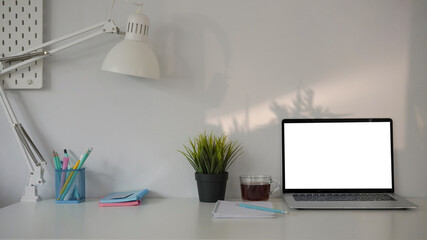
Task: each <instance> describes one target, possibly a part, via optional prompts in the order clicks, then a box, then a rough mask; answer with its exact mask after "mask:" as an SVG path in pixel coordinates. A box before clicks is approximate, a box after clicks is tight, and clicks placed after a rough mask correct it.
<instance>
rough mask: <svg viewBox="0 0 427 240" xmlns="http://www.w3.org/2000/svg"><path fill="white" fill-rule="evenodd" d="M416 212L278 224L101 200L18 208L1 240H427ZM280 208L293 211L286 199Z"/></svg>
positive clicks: (312, 215)
mask: <svg viewBox="0 0 427 240" xmlns="http://www.w3.org/2000/svg"><path fill="white" fill-rule="evenodd" d="M410 200H411V201H413V202H414V203H415V204H417V205H419V208H418V209H415V210H291V211H290V212H289V214H288V215H279V214H277V215H276V216H277V217H276V218H273V219H214V218H212V217H211V212H212V209H213V207H214V203H200V202H199V201H198V199H161V198H160V199H155V198H147V199H143V203H142V205H141V206H133V207H98V200H97V199H95V200H86V201H85V202H83V203H80V204H56V203H55V201H54V200H44V201H40V202H37V203H16V204H13V205H10V206H7V207H4V208H1V209H0V238H38V239H46V238H73V239H79V238H97V239H107V238H109V239H125V238H133V239H206V238H209V239H225V238H232V239H315V238H316V239H427V199H426V198H423V199H420V198H418V199H416V198H415V199H414V198H412V199H410ZM271 201H272V202H273V205H274V207H275V208H284V209H287V207H286V204H285V203H284V202H283V200H282V199H272V200H271Z"/></svg>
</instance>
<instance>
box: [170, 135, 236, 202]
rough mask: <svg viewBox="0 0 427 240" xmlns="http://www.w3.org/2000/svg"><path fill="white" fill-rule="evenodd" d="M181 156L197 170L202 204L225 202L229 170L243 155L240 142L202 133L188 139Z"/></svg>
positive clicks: (223, 136)
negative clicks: (188, 143)
mask: <svg viewBox="0 0 427 240" xmlns="http://www.w3.org/2000/svg"><path fill="white" fill-rule="evenodd" d="M189 141H190V145H189V146H186V145H184V151H180V150H178V151H179V152H180V153H182V154H183V155H184V156H185V158H187V160H188V162H189V163H190V164H191V166H192V167H193V168H194V170H195V171H196V173H195V177H196V181H197V189H198V192H199V200H200V201H201V202H216V201H218V200H224V197H225V189H226V185H227V179H228V172H227V169H228V168H229V167H230V165H231V164H233V162H234V161H235V160H236V159H237V158H238V157H239V156H240V155H241V154H242V146H241V145H240V144H239V143H238V142H237V141H232V140H228V138H227V136H226V135H225V134H221V135H220V136H217V135H215V134H213V133H212V132H211V133H210V134H206V131H205V132H204V133H201V134H199V135H198V136H197V137H195V138H193V139H191V138H190V139H189Z"/></svg>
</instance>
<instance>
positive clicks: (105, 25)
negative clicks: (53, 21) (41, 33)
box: [0, 19, 120, 75]
mask: <svg viewBox="0 0 427 240" xmlns="http://www.w3.org/2000/svg"><path fill="white" fill-rule="evenodd" d="M101 27H102V28H101ZM97 28H101V29H100V30H98V31H96V32H93V33H91V34H89V35H86V36H81V35H83V34H85V33H87V32H90V31H93V30H95V29H97ZM103 33H116V34H119V33H120V30H119V28H118V27H117V26H116V24H115V23H114V22H113V20H111V19H108V20H107V21H105V22H100V23H97V24H95V25H93V26H90V27H87V28H84V29H81V30H79V31H76V32H73V33H70V34H68V35H65V36H63V37H59V38H57V39H54V40H51V41H48V42H46V43H43V44H41V45H38V46H36V47H33V48H30V49H28V50H25V51H23V52H20V53H17V54H14V55H12V56H9V57H5V58H0V62H13V61H19V60H22V59H23V58H24V59H27V58H29V59H27V60H24V61H22V62H20V63H17V64H14V65H12V66H10V67H8V68H5V69H2V70H1V71H0V75H3V74H6V73H8V72H10V71H13V70H15V69H17V68H20V67H22V66H25V65H27V64H30V63H32V62H35V61H37V60H40V59H43V58H45V57H48V56H51V55H53V54H54V53H57V52H59V51H62V50H64V49H66V48H69V47H71V46H74V45H76V44H78V43H81V42H84V41H86V40H89V39H91V38H94V37H96V36H98V35H101V34H103ZM78 36H80V38H78V39H76V40H74V41H71V42H69V43H66V44H64V45H62V46H59V47H57V48H53V49H51V50H49V51H42V52H37V51H39V50H41V49H43V48H45V47H48V46H50V45H53V44H56V43H59V42H62V41H65V40H68V39H70V38H75V37H78Z"/></svg>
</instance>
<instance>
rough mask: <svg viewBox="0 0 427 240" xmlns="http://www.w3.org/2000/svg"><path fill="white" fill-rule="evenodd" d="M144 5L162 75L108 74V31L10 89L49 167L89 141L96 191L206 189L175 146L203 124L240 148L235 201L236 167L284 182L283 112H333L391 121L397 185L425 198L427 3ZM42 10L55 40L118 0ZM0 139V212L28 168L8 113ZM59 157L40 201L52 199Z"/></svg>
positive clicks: (183, 1)
mask: <svg viewBox="0 0 427 240" xmlns="http://www.w3.org/2000/svg"><path fill="white" fill-rule="evenodd" d="M144 4H145V6H144V12H145V14H147V15H148V16H149V17H150V19H151V32H150V41H151V44H152V46H153V48H154V50H155V52H156V53H157V55H158V58H159V61H160V65H161V75H162V77H161V79H160V80H159V81H154V80H146V79H138V78H135V77H129V76H124V75H118V74H112V73H109V72H104V71H101V70H100V65H101V63H102V61H103V58H104V57H105V55H106V54H107V52H108V50H109V49H110V48H111V47H112V46H114V45H115V44H116V43H117V42H118V41H119V40H120V38H119V37H112V36H102V37H99V38H97V39H96V40H91V41H88V42H86V43H84V44H82V45H79V46H76V47H73V48H72V49H69V50H66V51H64V52H62V53H59V54H57V55H56V56H53V57H50V58H49V59H47V60H46V61H45V63H44V64H45V65H44V87H43V89H42V90H27V91H23V90H18V91H8V96H9V97H10V99H11V101H12V104H13V105H14V107H15V108H16V110H17V114H18V117H19V118H20V119H21V121H22V122H23V124H24V126H26V128H27V130H28V132H29V133H30V135H31V136H32V137H33V138H34V140H35V142H36V143H37V145H38V147H39V148H40V149H41V151H42V153H43V155H44V156H45V158H47V159H48V160H49V163H52V161H51V152H52V149H55V150H56V151H62V149H64V148H67V149H70V150H71V151H72V154H73V155H74V156H78V155H80V154H81V153H83V152H84V151H85V150H86V149H87V148H88V147H90V146H93V147H94V151H93V153H92V155H91V156H90V158H89V159H88V161H87V162H86V168H87V177H86V178H87V195H88V197H92V198H93V197H100V196H103V195H105V194H107V193H109V192H112V191H124V190H132V189H138V188H145V187H147V188H149V189H150V190H151V193H150V196H151V197H197V190H196V183H195V180H194V173H193V170H192V168H191V167H190V165H189V164H188V163H187V162H186V160H185V159H184V158H183V157H182V156H181V155H180V154H179V153H178V152H177V149H181V148H182V144H185V143H187V140H188V137H190V136H191V137H192V136H194V135H196V134H197V133H199V132H202V131H204V130H205V129H207V130H208V131H209V130H211V129H213V130H214V131H216V132H220V131H225V132H226V133H228V134H229V135H230V138H232V139H234V140H239V141H240V142H241V143H242V144H243V146H244V149H245V153H244V155H243V156H242V157H241V158H240V159H238V161H237V162H236V164H235V165H233V166H232V167H231V169H230V178H229V182H228V188H227V196H229V197H232V196H240V192H239V186H238V176H239V175H241V174H250V173H254V174H255V173H257V174H270V175H272V176H273V177H275V178H279V179H280V176H281V170H280V169H281V150H280V149H281V147H280V141H281V140H280V139H281V135H280V134H281V133H280V124H279V121H280V120H281V119H282V118H286V117H325V116H332V117H334V116H336V117H391V118H393V119H394V120H395V170H396V172H397V174H396V182H395V186H396V190H397V192H398V193H400V194H402V195H404V196H423V197H427V184H426V182H427V175H426V174H425V173H426V172H427V161H425V156H427V150H426V147H427V129H426V128H427V110H426V107H425V103H427V81H426V80H427V66H426V62H427V45H426V43H427V29H426V28H425V26H426V24H427V15H426V14H425V13H426V12H427V2H426V1H409V0H407V1H401V0H392V1H390V0H383V1H381V0H376V1H364V0H363V1H340V0H324V1H314V0H310V1H309V0H307V1H297V0H295V1H283V0H179V1H176V0H146V1H144ZM44 5H45V6H44V25H45V26H44V39H45V41H47V40H50V39H53V38H56V37H59V36H62V35H65V34H67V33H69V32H72V31H74V30H78V29H81V28H83V27H86V26H89V25H92V24H94V23H97V22H100V21H102V20H104V19H105V18H106V17H107V15H108V10H109V7H110V2H109V1H102V0H73V1H67V0H55V1H53V0H45V1H44ZM133 9H134V7H133V6H131V5H128V4H127V3H126V2H125V1H117V2H116V7H115V9H114V12H113V17H114V19H115V21H116V23H117V24H118V25H119V26H121V27H124V25H125V23H126V17H127V14H128V13H129V12H132V11H133ZM310 96H311V101H310V100H307V99H310V98H309V97H310ZM304 103H306V104H308V107H304V106H303V104H304ZM0 133H1V136H0V162H1V167H0V172H1V173H0V207H1V206H5V205H8V204H11V203H14V202H17V201H18V200H19V197H20V195H21V193H22V190H23V188H24V184H25V179H26V176H27V173H26V167H25V165H24V161H23V159H22V156H21V155H20V152H19V151H18V148H17V144H16V142H15V139H14V137H13V135H12V132H11V130H10V129H9V127H8V126H7V121H6V117H5V116H4V115H3V114H0ZM52 165H53V164H49V166H48V169H47V173H46V180H47V184H45V185H44V186H42V187H40V188H39V192H40V193H41V195H42V197H43V198H52V197H53V195H54V179H53V168H52ZM277 196H278V195H277Z"/></svg>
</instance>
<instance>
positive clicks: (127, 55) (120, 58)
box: [102, 39, 160, 79]
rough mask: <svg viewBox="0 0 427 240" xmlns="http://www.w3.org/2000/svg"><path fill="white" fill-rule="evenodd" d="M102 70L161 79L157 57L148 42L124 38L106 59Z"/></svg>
mask: <svg viewBox="0 0 427 240" xmlns="http://www.w3.org/2000/svg"><path fill="white" fill-rule="evenodd" d="M102 70H105V71H110V72H115V73H121V74H127V75H132V76H137V77H144V78H151V79H159V77H160V69H159V62H158V61H157V57H156V55H155V54H154V52H153V50H152V49H151V48H150V46H149V45H148V44H147V43H146V42H142V41H135V40H127V39H124V40H122V41H121V42H119V43H118V44H117V45H116V46H114V47H113V48H112V49H111V50H110V52H109V53H108V54H107V56H106V57H105V59H104V63H103V64H102Z"/></svg>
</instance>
